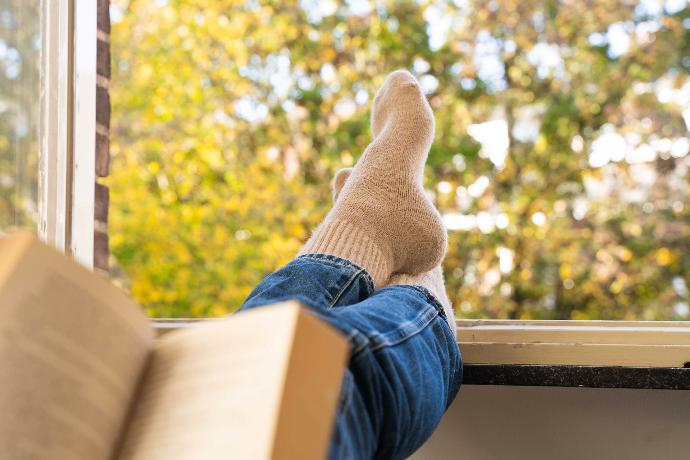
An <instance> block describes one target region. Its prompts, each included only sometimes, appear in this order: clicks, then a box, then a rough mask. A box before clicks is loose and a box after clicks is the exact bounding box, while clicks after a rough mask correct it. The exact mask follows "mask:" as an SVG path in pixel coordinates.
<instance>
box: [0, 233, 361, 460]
mask: <svg viewBox="0 0 690 460" xmlns="http://www.w3.org/2000/svg"><path fill="white" fill-rule="evenodd" d="M155 336H156V334H155V332H154V331H153V330H152V328H151V325H150V323H149V320H148V319H147V318H146V317H145V316H144V314H143V313H142V311H141V309H140V308H139V307H138V306H137V305H136V304H134V303H133V302H132V301H131V300H129V299H128V298H127V297H126V296H125V295H124V294H123V293H122V292H121V291H119V290H118V289H117V288H115V287H114V286H112V285H111V284H110V283H109V282H108V281H107V280H105V279H103V278H102V277H101V276H99V275H96V274H93V273H91V272H89V271H88V270H86V269H84V268H82V267H81V266H79V265H78V264H77V263H75V262H73V261H72V260H71V259H69V258H68V257H66V256H64V255H62V254H60V253H58V252H57V251H55V250H53V249H51V248H49V247H47V246H45V245H44V244H42V243H40V242H38V241H37V240H36V239H35V238H34V237H33V236H30V235H27V234H18V235H15V236H12V237H6V238H0V458H2V459H12V460H19V459H21V460H23V459H47V460H52V459H56V460H63V459H65V460H66V459H84V460H97V459H142V460H143V459H145V460H158V459H161V460H162V459H165V460H174V459H195V460H196V459H204V460H213V459H221V458H222V459H251V460H254V459H266V458H275V459H278V458H291V459H292V458H295V459H312V458H323V457H324V456H325V455H326V452H327V448H328V442H329V439H330V434H331V430H332V427H333V416H334V410H335V406H336V403H337V400H338V395H339V390H340V381H341V378H342V372H343V368H344V365H345V362H346V359H347V353H348V352H347V344H346V341H345V339H344V337H343V336H342V335H341V334H340V333H338V332H337V331H336V330H335V329H333V328H331V327H330V326H329V325H327V324H325V323H323V322H322V321H320V320H318V319H317V318H316V317H315V316H313V315H311V314H310V313H308V312H307V311H306V310H304V309H303V308H301V307H300V306H299V305H298V304H297V303H295V302H285V303H282V304H276V305H272V306H267V307H264V308H258V309H254V310H250V311H248V312H241V313H238V314H235V315H233V316H231V317H229V318H225V319H218V320H213V321H209V322H207V323H203V324H202V325H201V326H200V327H195V328H188V329H185V330H180V331H174V332H170V333H167V334H165V335H163V336H162V337H160V338H156V337H155Z"/></svg>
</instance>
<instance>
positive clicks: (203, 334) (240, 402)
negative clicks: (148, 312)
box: [118, 302, 346, 460]
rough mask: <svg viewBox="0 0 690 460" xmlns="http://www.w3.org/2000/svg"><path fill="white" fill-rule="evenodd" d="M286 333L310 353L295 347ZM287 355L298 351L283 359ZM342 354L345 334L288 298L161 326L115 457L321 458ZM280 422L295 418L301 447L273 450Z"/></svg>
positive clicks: (181, 459)
mask: <svg viewBox="0 0 690 460" xmlns="http://www.w3.org/2000/svg"><path fill="white" fill-rule="evenodd" d="M306 316H309V317H308V318H306ZM296 334H300V335H301V337H302V338H303V340H302V341H301V342H300V344H302V345H304V346H305V347H306V346H310V347H311V348H313V349H314V350H316V351H317V352H318V356H314V355H310V353H309V352H305V351H304V350H299V349H296V348H295V344H296V343H297V342H299V341H296V340H295V335H296ZM310 339H315V340H310ZM295 354H300V355H301V356H302V357H303V359H301V360H298V361H300V362H298V363H297V365H296V366H292V365H291V362H293V361H294V360H293V359H292V357H293V356H294V355H295ZM345 355H346V341H345V339H344V338H343V337H342V336H341V335H340V334H339V333H337V332H335V331H334V330H332V329H331V328H330V327H329V326H327V325H325V324H324V323H321V322H320V321H319V320H317V319H316V318H313V317H311V315H309V314H308V313H304V312H303V311H301V309H300V308H299V306H298V304H297V303H295V302H288V303H284V304H282V305H281V304H278V305H275V306H268V307H263V308H259V309H254V310H250V311H248V312H241V313H239V314H236V315H233V316H232V317H230V318H228V319H226V320H222V321H214V322H211V323H210V324H206V325H203V326H200V327H197V328H194V329H191V330H185V331H177V332H172V333H169V334H167V335H166V336H164V337H162V338H161V339H160V341H159V342H158V343H157V344H156V347H155V349H154V351H153V354H152V358H151V361H150V365H149V368H148V371H147V374H146V376H145V378H144V384H143V387H142V392H141V393H140V395H139V399H138V402H137V405H136V407H135V410H134V412H133V416H132V419H131V424H130V426H129V430H128V432H127V435H126V437H125V443H124V445H123V448H122V450H121V455H120V456H119V457H118V458H120V459H121V460H167V459H171V458H174V459H176V460H194V459H204V460H215V459H228V458H232V459H248V460H261V459H267V458H300V459H310V458H323V455H324V454H325V448H326V446H327V443H328V436H329V435H330V427H331V425H330V424H331V422H332V418H333V411H334V407H335V401H336V399H337V396H338V394H339V389H340V379H341V378H342V369H343V366H344V362H345ZM291 369H293V370H291ZM302 382H304V383H305V384H304V385H302V384H301V383H302ZM288 387H291V388H294V389H295V391H294V392H293V393H294V394H292V395H287V394H286V388H288ZM300 392H302V393H300ZM295 396H296V397H295ZM287 399H290V400H291V401H293V402H295V404H293V405H292V406H291V405H290V404H287V403H286V400H287ZM286 407H288V409H290V408H292V407H296V408H298V412H299V416H297V417H296V414H295V413H293V412H292V411H291V410H290V411H288V412H287V413H286V411H285V408H286ZM304 414H307V415H306V416H302V415H304ZM300 416H301V418H300ZM287 418H291V420H287ZM281 423H287V424H292V425H300V427H298V429H296V430H294V432H291V433H290V434H291V435H292V437H293V438H294V440H295V442H296V443H297V445H298V446H299V447H298V449H300V448H304V452H306V453H300V452H299V451H293V452H291V453H290V455H287V454H286V453H285V452H283V453H282V455H277V453H276V452H275V448H276V445H277V442H278V440H279V436H277V434H276V431H277V430H278V428H279V426H280V425H281ZM285 431H286V432H287V431H289V430H285ZM281 445H282V444H281ZM313 452H319V454H317V455H316V456H314V454H313Z"/></svg>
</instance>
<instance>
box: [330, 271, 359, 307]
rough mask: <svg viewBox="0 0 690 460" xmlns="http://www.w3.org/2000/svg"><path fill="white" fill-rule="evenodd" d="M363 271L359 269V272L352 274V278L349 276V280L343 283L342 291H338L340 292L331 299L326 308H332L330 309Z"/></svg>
mask: <svg viewBox="0 0 690 460" xmlns="http://www.w3.org/2000/svg"><path fill="white" fill-rule="evenodd" d="M363 271H364V270H363V269H360V270H358V271H356V272H354V273H353V274H352V276H350V279H348V280H347V281H346V282H345V284H344V285H343V287H342V289H340V291H339V292H338V294H337V295H335V296H334V297H333V300H332V301H331V303H330V305H328V308H332V307H333V306H334V305H335V304H336V303H337V302H338V300H340V298H341V297H342V296H343V294H344V293H345V291H346V290H348V289H349V288H350V287H351V286H352V283H354V281H355V279H356V278H357V277H358V276H359V275H360V274H361V273H362V272H363Z"/></svg>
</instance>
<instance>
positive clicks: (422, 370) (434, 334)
mask: <svg viewBox="0 0 690 460" xmlns="http://www.w3.org/2000/svg"><path fill="white" fill-rule="evenodd" d="M318 315H319V316H321V317H323V318H324V319H325V320H326V321H328V322H330V323H331V324H332V325H334V326H335V327H337V328H339V329H340V330H342V331H343V332H344V333H346V334H347V335H348V338H349V341H350V347H351V357H350V361H349V364H348V369H347V370H346V374H345V379H344V380H343V388H342V390H341V402H340V406H339V408H338V412H337V415H336V432H335V434H334V437H333V440H332V443H331V448H330V449H331V450H330V453H329V458H331V459H369V458H376V459H403V458H407V457H408V456H409V455H411V454H412V453H413V452H414V451H415V450H417V449H418V448H419V447H420V446H421V445H422V444H423V443H424V442H425V441H426V440H427V439H428V438H429V436H431V433H432V432H433V431H434V429H435V428H436V426H437V425H438V423H439V422H440V420H441V417H442V415H443V414H444V412H445V411H446V409H447V408H448V406H449V405H450V403H451V402H452V401H453V399H454V398H455V395H456V394H457V392H458V390H459V388H460V383H461V381H462V359H461V355H460V350H459V348H458V345H457V343H456V341H455V337H454V335H453V333H452V331H451V330H450V327H449V326H448V323H447V321H446V319H445V316H444V313H443V308H442V307H441V305H440V304H439V303H438V302H437V301H436V299H434V298H433V296H431V294H429V292H427V291H426V290H425V289H423V288H421V287H413V286H391V287H386V288H383V289H380V290H378V291H376V293H374V294H373V295H372V296H370V297H369V298H367V299H366V300H364V301H362V302H360V303H358V304H355V305H351V306H349V307H346V308H335V309H331V310H328V311H324V312H319V313H318Z"/></svg>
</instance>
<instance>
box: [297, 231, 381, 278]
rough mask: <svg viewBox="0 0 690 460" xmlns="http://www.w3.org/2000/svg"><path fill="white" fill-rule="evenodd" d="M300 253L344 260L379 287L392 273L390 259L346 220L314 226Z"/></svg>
mask: <svg viewBox="0 0 690 460" xmlns="http://www.w3.org/2000/svg"><path fill="white" fill-rule="evenodd" d="M302 254H331V255H334V256H338V257H342V258H343V259H348V260H349V261H351V262H353V263H355V264H357V265H359V266H360V267H362V268H364V269H365V270H366V271H367V272H368V273H369V275H371V277H372V279H373V280H374V285H375V286H376V287H381V286H382V285H383V283H384V282H385V281H386V280H387V279H388V277H389V276H390V273H391V271H392V267H391V265H390V260H391V257H390V256H388V257H386V254H385V253H384V252H383V250H382V248H381V247H380V246H379V245H378V244H376V243H375V242H374V241H373V240H372V239H371V238H370V237H369V236H368V235H367V234H366V233H365V232H364V231H363V230H362V229H360V228H358V227H356V226H354V225H352V224H350V223H349V222H346V221H342V220H341V221H337V220H334V221H330V220H329V221H326V222H323V223H322V224H321V225H319V226H318V227H317V229H316V230H315V231H314V233H313V234H312V237H311V238H310V239H309V241H307V243H306V244H305V245H304V246H303V247H302V249H300V251H299V254H298V255H302Z"/></svg>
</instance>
